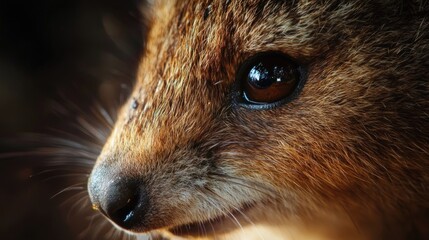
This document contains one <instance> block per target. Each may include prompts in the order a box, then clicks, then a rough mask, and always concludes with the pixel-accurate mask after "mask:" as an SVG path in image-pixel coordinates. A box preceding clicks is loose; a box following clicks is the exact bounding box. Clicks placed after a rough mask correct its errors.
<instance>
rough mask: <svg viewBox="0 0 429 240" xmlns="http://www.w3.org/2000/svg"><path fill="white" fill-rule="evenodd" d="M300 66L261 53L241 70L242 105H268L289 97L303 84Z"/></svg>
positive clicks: (281, 57) (278, 56)
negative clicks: (301, 82)
mask: <svg viewBox="0 0 429 240" xmlns="http://www.w3.org/2000/svg"><path fill="white" fill-rule="evenodd" d="M300 75H301V71H300V66H299V65H298V64H296V63H294V62H293V61H292V60H290V59H289V58H287V57H286V56H284V55H282V54H279V53H264V54H259V55H257V56H255V57H253V58H251V59H250V60H248V61H247V62H246V63H245V64H243V66H242V69H240V71H239V75H238V80H239V82H240V84H241V90H240V91H241V92H240V95H241V99H242V101H241V102H242V103H244V104H245V105H247V106H251V105H266V106H269V105H270V104H275V103H279V102H282V100H284V99H288V98H290V97H291V96H292V95H294V93H295V92H296V90H297V88H298V86H299V85H300V78H301V76H300Z"/></svg>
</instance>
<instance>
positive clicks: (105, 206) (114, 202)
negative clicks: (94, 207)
mask: <svg viewBox="0 0 429 240" xmlns="http://www.w3.org/2000/svg"><path fill="white" fill-rule="evenodd" d="M134 185H135V184H134V183H132V182H129V181H122V179H117V180H115V181H113V182H111V184H109V186H108V187H107V189H106V193H105V195H104V197H102V199H100V209H101V211H104V213H105V214H106V215H107V216H108V217H109V218H110V219H111V220H113V221H114V222H116V223H117V224H119V225H120V226H123V225H128V223H131V222H132V220H133V218H134V215H135V211H136V210H137V209H136V208H137V206H138V205H139V199H140V197H139V195H140V194H139V191H138V190H137V187H136V186H134Z"/></svg>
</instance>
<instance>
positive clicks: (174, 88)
mask: <svg viewBox="0 0 429 240" xmlns="http://www.w3.org/2000/svg"><path fill="white" fill-rule="evenodd" d="M427 5H428V4H425V3H424V2H423V1H422V2H417V1H416V2H415V3H414V2H405V1H404V2H402V1H393V0H392V1H387V0H386V1H346V2H344V1H311V0H308V1H307V0H300V1H274V0H272V1H256V0H254V1H253V0H252V1H234V0H213V1H170V0H169V1H154V3H153V5H151V6H150V11H147V18H148V25H149V32H148V34H147V43H146V50H145V53H144V54H143V56H142V60H141V64H140V67H139V70H138V79H137V81H136V85H135V87H134V90H133V92H132V94H131V96H130V98H129V101H128V102H127V103H126V104H125V105H124V106H123V107H122V109H121V111H120V114H119V119H118V121H117V123H116V125H115V128H114V130H113V132H112V134H111V136H110V138H109V139H108V141H107V142H106V144H105V146H104V148H103V151H102V153H101V155H100V156H99V159H98V161H97V163H96V165H95V167H94V169H93V172H92V175H91V178H90V181H89V191H90V196H91V199H92V201H93V203H94V204H95V206H96V207H97V208H99V209H100V210H101V211H102V212H103V213H104V214H105V215H106V216H108V217H109V218H110V219H111V220H112V221H113V222H115V223H116V224H117V225H119V226H121V227H122V228H125V229H127V230H130V231H133V232H147V231H152V230H157V229H168V230H169V231H171V232H173V233H175V234H179V235H180V234H181V235H190V236H198V235H207V236H215V235H216V234H223V233H227V232H229V231H232V230H234V229H236V228H239V227H240V225H254V224H268V225H283V224H286V222H288V223H290V222H292V223H293V222H299V221H306V220H308V219H315V218H319V217H320V216H343V215H341V214H342V213H347V214H349V215H350V216H351V218H353V219H355V221H356V223H357V224H358V225H359V224H361V220H362V219H366V220H367V222H372V220H368V219H378V220H379V218H380V219H381V220H380V221H381V222H383V219H384V218H383V217H378V216H384V217H386V218H389V224H390V223H392V224H393V223H396V219H399V218H401V217H403V216H408V214H412V213H414V212H415V211H418V209H423V208H426V207H427V205H428V202H429V201H428V199H429V196H428V191H427V190H425V189H426V186H427V184H428V183H429V172H428V171H427V170H428V167H429V161H428V159H429V153H428V150H427V149H428V144H429V132H428V129H429V97H428V96H429V81H428V70H427V69H428V61H429V55H428V47H429V38H428V36H429V35H428V32H429V31H428V23H427V21H426V20H425V18H424V14H423V15H422V14H420V12H422V11H424V10H427V9H428V8H427ZM258 64H259V65H258ZM261 64H262V65H261ZM258 66H259V68H258ZM275 69H277V70H278V69H286V70H285V71H283V72H280V73H279V71H277V70H275ZM252 70H253V73H255V71H256V73H257V76H256V77H254V76H253V75H252V76H253V78H252V76H250V73H251V71H252ZM264 71H265V72H264ZM285 72H287V73H285ZM258 74H259V75H258ZM264 74H266V75H264ZM276 74H277V75H276ZM249 76H250V77H249ZM252 79H253V80H252ZM255 79H256V80H255ZM267 79H268V82H269V81H271V80H273V79H274V80H273V81H271V82H269V83H268V85H269V87H267V86H265V87H261V86H262V85H263V84H262V85H258V86H259V87H258V86H256V85H249V84H254V82H253V83H252V82H251V81H262V80H267ZM276 79H279V80H278V82H277V80H276ZM283 82H286V83H287V84H289V85H288V87H284V86H285V85H282V84H283ZM259 83H261V82H258V83H257V84H259ZM249 86H250V87H249ZM252 86H253V88H252ZM254 86H256V88H255V87H254ZM267 88H268V90H267ZM286 88H287V90H284V89H286ZM249 91H250V92H249ZM251 91H253V92H251ZM255 92H256V93H255ZM246 94H247V95H246ZM249 94H250V98H251V99H248V98H246V96H247V97H249ZM255 94H256V95H255ZM255 96H256V97H255ZM254 99H256V100H255V101H253V100H254ZM378 220H374V221H378ZM309 221H310V222H311V220H309ZM387 225H388V224H387ZM362 228H363V227H362ZM381 234H384V233H381Z"/></svg>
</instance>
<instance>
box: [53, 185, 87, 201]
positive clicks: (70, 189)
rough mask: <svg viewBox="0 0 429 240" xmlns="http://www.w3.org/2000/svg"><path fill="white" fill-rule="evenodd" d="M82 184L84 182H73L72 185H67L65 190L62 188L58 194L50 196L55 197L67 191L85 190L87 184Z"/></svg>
mask: <svg viewBox="0 0 429 240" xmlns="http://www.w3.org/2000/svg"><path fill="white" fill-rule="evenodd" d="M81 185H82V183H77V184H73V185H71V186H69V187H66V188H64V189H63V190H61V191H59V192H57V193H56V194H54V195H53V196H52V197H50V199H53V198H55V197H57V196H59V195H61V194H62V193H65V192H69V191H78V190H85V189H86V187H85V186H81Z"/></svg>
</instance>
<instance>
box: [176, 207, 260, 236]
mask: <svg viewBox="0 0 429 240" xmlns="http://www.w3.org/2000/svg"><path fill="white" fill-rule="evenodd" d="M253 206H254V204H253V203H247V204H243V205H242V207H241V208H237V209H234V210H232V211H223V214H221V215H219V216H216V217H214V218H210V219H208V220H204V221H196V222H190V223H187V224H182V225H178V226H174V227H171V228H169V229H168V231H170V232H171V233H172V234H174V235H176V236H182V237H186V236H192V237H204V236H216V235H222V234H225V233H228V232H231V231H234V230H236V229H238V228H242V227H244V226H246V225H249V224H253V223H252V221H251V220H250V219H249V217H248V216H247V213H248V212H249V211H250V210H251V209H252V207H253Z"/></svg>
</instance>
